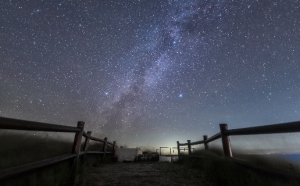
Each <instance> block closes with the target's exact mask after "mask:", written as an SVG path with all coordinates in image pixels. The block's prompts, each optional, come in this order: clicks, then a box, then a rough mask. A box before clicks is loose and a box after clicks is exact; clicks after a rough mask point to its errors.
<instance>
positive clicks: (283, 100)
mask: <svg viewBox="0 0 300 186" xmlns="http://www.w3.org/2000/svg"><path fill="white" fill-rule="evenodd" d="M0 116H2V117H10V118H18V119H25V120H32V121H39V122H47V123H54V124H63V125H70V126H76V122H77V121H79V120H83V121H85V122H86V126H85V129H86V130H92V131H93V136H96V137H101V138H103V137H105V136H107V137H108V140H110V141H113V140H116V141H117V143H118V144H119V145H124V144H125V145H128V146H131V147H136V146H152V147H153V146H154V147H159V146H174V147H175V146H176V141H177V140H179V141H181V142H186V140H187V139H190V140H192V141H196V140H200V139H202V135H204V134H206V135H208V136H211V135H213V134H215V133H217V132H219V123H227V124H228V125H229V128H241V127H250V126H257V125H266V124H275V123H281V122H289V121H297V120H300V1H299V0H251V1H249V0H244V1H233V0H232V1H229V0H189V1H183V0H182V1H180V0H168V1H167V0H163V1H160V0H148V1H147V0H124V1H123V0H111V1H108V0H97V1H96V0H94V1H79V0H78V1H77V0H74V1H72V0H65V1H63V0H60V1H56V0H51V1H46V0H44V1H38V0H35V1H30V0H27V1H23V0H22V1H21V0H19V1H15V0H5V1H1V2H0ZM286 136H287V137H284V138H285V140H292V139H293V138H289V136H290V135H289V134H287V135H286ZM236 139H239V140H238V141H239V142H243V141H245V138H236ZM243 139H244V140H243ZM246 139H247V140H246V141H248V140H249V139H250V138H246ZM251 139H253V141H252V142H253V146H255V147H256V146H257V142H259V141H260V140H261V138H256V137H255V138H251ZM255 139H256V140H255ZM257 139H259V140H258V141H257ZM297 139H298V141H299V143H300V140H299V139H300V138H299V136H298V137H297ZM236 141H237V140H236ZM284 143H285V142H284ZM284 143H283V144H284ZM251 144H252V143H247V145H248V146H251ZM298 146H299V145H298Z"/></svg>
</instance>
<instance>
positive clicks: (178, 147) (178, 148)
mask: <svg viewBox="0 0 300 186" xmlns="http://www.w3.org/2000/svg"><path fill="white" fill-rule="evenodd" d="M177 152H178V160H180V144H179V141H177Z"/></svg>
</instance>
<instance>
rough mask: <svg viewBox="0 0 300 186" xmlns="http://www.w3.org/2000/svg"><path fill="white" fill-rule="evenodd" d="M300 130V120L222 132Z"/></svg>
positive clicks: (259, 132) (263, 132) (276, 132)
mask: <svg viewBox="0 0 300 186" xmlns="http://www.w3.org/2000/svg"><path fill="white" fill-rule="evenodd" d="M289 132H300V121H294V122H289V123H280V124H273V125H264V126H257V127H249V128H240V129H231V130H227V131H225V132H224V134H226V135H230V136H233V135H253V134H278V133H289Z"/></svg>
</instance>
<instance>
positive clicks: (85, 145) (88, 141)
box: [82, 131, 92, 160]
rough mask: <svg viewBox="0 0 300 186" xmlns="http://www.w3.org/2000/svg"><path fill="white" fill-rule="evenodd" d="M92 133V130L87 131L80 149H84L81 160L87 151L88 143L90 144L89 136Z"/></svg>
mask: <svg viewBox="0 0 300 186" xmlns="http://www.w3.org/2000/svg"><path fill="white" fill-rule="evenodd" d="M91 135H92V132H91V131H87V136H88V137H86V138H85V141H84V144H83V148H82V151H85V154H84V156H83V158H82V159H83V160H84V159H85V157H86V155H87V151H88V148H89V144H90V137H91Z"/></svg>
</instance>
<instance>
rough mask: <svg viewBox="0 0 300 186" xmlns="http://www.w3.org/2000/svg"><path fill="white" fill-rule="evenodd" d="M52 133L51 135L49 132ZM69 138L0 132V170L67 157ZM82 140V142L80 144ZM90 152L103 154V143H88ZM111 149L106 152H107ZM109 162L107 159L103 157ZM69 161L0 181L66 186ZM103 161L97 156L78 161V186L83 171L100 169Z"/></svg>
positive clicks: (16, 185) (11, 184) (15, 184)
mask: <svg viewBox="0 0 300 186" xmlns="http://www.w3.org/2000/svg"><path fill="white" fill-rule="evenodd" d="M52 134H53V133H52ZM67 135H69V137H70V138H69V139H64V140H62V138H61V137H58V136H57V138H55V136H49V134H48V133H42V132H39V133H35V132H23V131H22V132H14V133H11V132H4V131H0V147H1V149H0V170H3V169H6V168H11V167H15V166H19V165H23V164H26V163H31V162H35V161H39V160H44V159H47V158H53V157H56V156H60V155H64V154H70V153H71V150H72V144H73V137H74V134H67ZM83 141H84V138H83V139H82V144H83ZM89 150H92V151H102V143H96V142H90V146H89ZM110 150H111V149H109V148H108V149H107V151H110ZM106 161H109V157H107V158H106ZM71 162H72V161H65V162H62V163H58V164H55V165H51V166H48V167H44V168H41V169H39V170H37V171H33V172H29V173H25V174H22V175H20V176H17V177H16V178H13V179H9V180H5V181H2V182H0V185H1V186H5V185H7V186H8V185H9V186H21V185H28V186H38V185H46V186H47V185H49V186H50V185H51V186H52V185H55V186H64V185H68V184H69V180H70V175H71V167H72V166H71ZM101 163H103V162H102V158H101V157H100V156H99V155H88V156H86V158H85V159H82V158H80V160H79V162H78V168H77V175H78V176H77V185H84V183H85V178H86V175H85V172H86V170H87V169H88V168H89V167H91V166H99V165H100V164H101Z"/></svg>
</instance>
